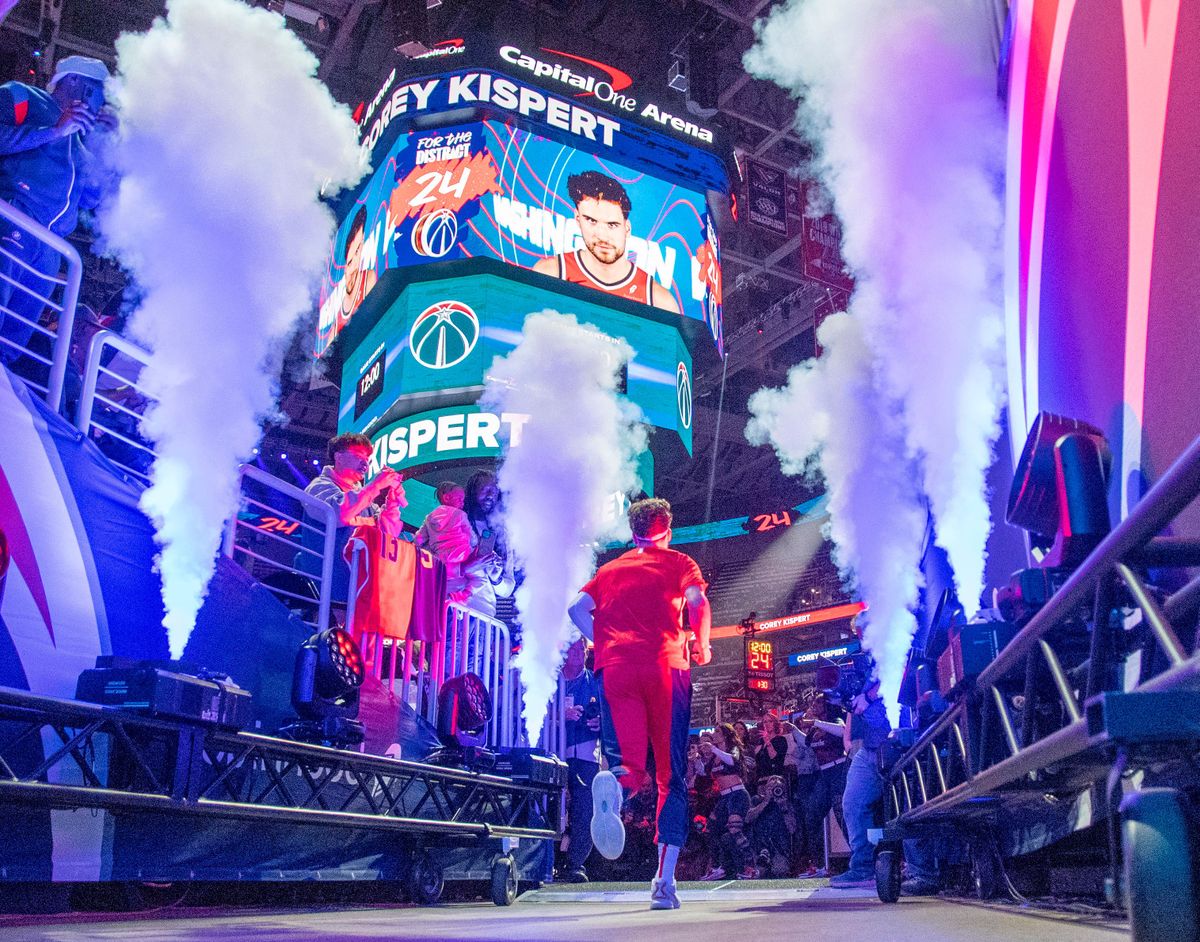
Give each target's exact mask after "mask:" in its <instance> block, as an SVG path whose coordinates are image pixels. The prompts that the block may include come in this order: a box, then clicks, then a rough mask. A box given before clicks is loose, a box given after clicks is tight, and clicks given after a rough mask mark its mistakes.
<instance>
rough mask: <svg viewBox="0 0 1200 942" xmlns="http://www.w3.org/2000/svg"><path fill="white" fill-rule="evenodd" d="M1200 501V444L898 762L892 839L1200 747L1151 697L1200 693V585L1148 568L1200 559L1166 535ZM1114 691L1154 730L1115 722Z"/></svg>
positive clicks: (1186, 543)
mask: <svg viewBox="0 0 1200 942" xmlns="http://www.w3.org/2000/svg"><path fill="white" fill-rule="evenodd" d="M1198 494H1200V439H1197V440H1196V441H1195V442H1193V443H1192V445H1191V446H1190V447H1189V448H1188V449H1187V451H1186V452H1185V453H1184V454H1183V455H1182V456H1181V457H1180V458H1179V459H1178V460H1177V461H1176V462H1175V464H1174V465H1172V466H1171V468H1170V469H1169V470H1168V471H1167V473H1166V474H1165V475H1163V477H1162V479H1161V480H1160V481H1159V482H1158V483H1157V484H1156V485H1155V486H1154V487H1153V488H1152V489H1151V490H1150V491H1149V493H1147V494H1146V496H1145V497H1144V498H1143V500H1142V501H1141V502H1140V503H1139V504H1138V505H1137V507H1136V508H1134V510H1133V511H1132V512H1131V513H1130V515H1129V517H1128V518H1127V519H1126V520H1124V521H1123V522H1122V523H1121V524H1120V525H1119V526H1117V527H1116V528H1115V529H1114V530H1113V531H1112V532H1111V533H1110V534H1109V535H1108V537H1106V538H1105V539H1104V541H1103V542H1102V543H1101V544H1100V545H1099V546H1098V547H1097V548H1096V549H1095V550H1094V551H1093V552H1092V553H1091V554H1090V555H1089V556H1088V557H1087V559H1086V560H1084V561H1083V563H1082V564H1081V565H1080V566H1079V567H1078V568H1077V569H1076V570H1075V571H1074V572H1073V573H1071V575H1070V577H1069V578H1068V579H1067V580H1066V582H1065V583H1064V584H1063V586H1062V587H1061V588H1060V589H1059V590H1058V591H1057V592H1056V593H1055V594H1054V595H1053V596H1052V597H1051V598H1050V599H1049V601H1048V602H1047V604H1046V605H1045V606H1044V607H1043V608H1042V609H1041V610H1040V611H1038V612H1037V614H1035V615H1034V616H1033V617H1032V618H1031V619H1030V620H1029V622H1028V623H1027V624H1026V625H1025V626H1024V627H1023V628H1022V629H1021V631H1020V632H1019V634H1017V636H1016V637H1015V638H1014V639H1013V640H1012V641H1011V642H1010V643H1009V644H1008V645H1007V646H1006V647H1005V648H1004V650H1003V651H1001V652H1000V655H999V656H998V657H997V658H996V660H995V661H993V662H992V663H991V664H990V665H988V667H987V668H986V669H985V670H984V671H983V672H982V674H981V675H980V676H979V677H978V679H977V680H976V681H975V683H974V686H973V688H972V689H971V690H969V691H968V692H967V693H966V694H965V695H964V696H962V697H960V698H959V699H958V700H957V701H956V702H955V703H954V704H953V705H952V706H951V707H950V709H949V710H947V711H946V713H945V714H943V715H942V717H941V718H940V719H939V720H938V721H937V722H936V723H935V724H934V725H933V726H932V727H930V728H929V729H928V730H926V731H925V732H924V733H923V734H922V735H921V737H920V738H919V739H918V740H917V742H916V743H915V744H914V745H913V746H912V748H910V749H909V750H908V751H907V752H906V753H905V754H904V755H902V756H901V757H900V759H899V760H898V761H897V762H896V763H895V765H894V766H893V767H892V768H891V770H890V773H889V777H888V780H887V786H886V787H885V789H884V798H885V803H886V815H885V819H886V821H887V826H886V827H885V837H886V838H887V839H888V840H889V841H896V840H899V838H900V837H902V836H904V835H905V832H906V830H907V831H909V832H910V836H911V831H912V828H911V827H910V826H917V825H928V824H941V825H946V824H951V825H957V824H972V823H974V824H978V825H979V826H981V827H986V826H987V822H988V821H990V820H992V819H993V818H994V816H995V814H996V812H997V811H998V810H999V809H1001V808H1008V809H1009V810H1017V809H1019V808H1020V807H1021V806H1022V804H1023V803H1026V802H1028V803H1033V804H1036V803H1038V802H1043V801H1044V799H1045V796H1048V795H1049V796H1054V795H1062V796H1065V795H1070V794H1072V793H1077V792H1078V791H1079V790H1080V789H1083V788H1087V787H1089V786H1092V785H1100V784H1102V783H1104V781H1105V779H1106V777H1107V775H1108V773H1109V771H1110V769H1112V768H1113V766H1114V762H1115V760H1116V757H1117V755H1118V752H1123V753H1124V755H1125V758H1123V759H1122V768H1124V763H1126V762H1128V763H1130V768H1132V766H1133V765H1136V764H1138V763H1139V761H1141V762H1145V761H1153V760H1154V759H1155V758H1156V757H1158V758H1161V757H1162V756H1163V754H1164V753H1166V754H1170V753H1171V752H1172V751H1174V752H1175V753H1176V754H1178V749H1179V746H1180V745H1181V744H1187V743H1191V744H1192V745H1193V746H1194V745H1195V743H1196V741H1197V731H1196V728H1195V727H1196V724H1195V723H1194V722H1192V721H1189V720H1186V719H1185V718H1184V717H1182V716H1181V717H1177V720H1176V722H1175V723H1174V727H1173V728H1174V729H1175V734H1174V735H1171V734H1169V730H1164V729H1163V728H1162V727H1163V723H1162V717H1161V716H1157V715H1156V713H1155V712H1154V710H1153V708H1152V707H1151V703H1152V702H1155V703H1157V701H1154V697H1157V696H1160V695H1162V694H1164V693H1166V692H1171V691H1194V690H1200V646H1197V645H1196V643H1195V642H1194V641H1193V639H1191V638H1190V637H1188V636H1187V635H1186V634H1184V636H1183V638H1182V640H1181V634H1180V630H1181V629H1182V628H1183V627H1184V626H1185V625H1186V626H1187V630H1188V631H1190V630H1192V628H1193V626H1194V625H1195V622H1196V612H1197V608H1198V607H1200V579H1194V580H1193V581H1192V582H1190V583H1188V584H1186V585H1185V586H1184V587H1183V588H1179V589H1176V590H1175V591H1173V592H1167V591H1164V590H1161V589H1159V588H1156V587H1155V586H1154V585H1152V584H1151V582H1150V579H1149V577H1148V570H1149V569H1151V568H1153V569H1156V570H1159V571H1161V570H1164V569H1171V568H1174V569H1176V570H1186V569H1188V568H1190V567H1196V566H1197V565H1200V540H1192V539H1180V538H1175V537H1162V536H1160V534H1161V533H1162V532H1163V531H1164V530H1166V529H1167V528H1168V527H1170V525H1171V524H1172V522H1173V521H1174V520H1175V519H1176V518H1177V517H1178V516H1179V514H1180V513H1181V512H1182V511H1183V510H1184V509H1185V508H1187V506H1188V505H1189V504H1190V503H1191V502H1192V501H1193V500H1194V499H1195V497H1196V496H1197V495H1198ZM1176 584H1177V583H1176ZM1129 613H1136V614H1139V615H1140V618H1139V619H1131V618H1129V617H1127V615H1128V614H1129ZM1135 656H1136V657H1137V660H1134V658H1135ZM1135 670H1136V672H1137V673H1136V677H1135V679H1134V682H1133V683H1130V682H1129V681H1128V680H1127V679H1126V678H1128V677H1129V676H1130V675H1131V674H1133V673H1134V671H1135ZM1114 697H1132V698H1140V701H1139V702H1144V706H1145V708H1146V709H1145V715H1146V717H1147V719H1146V728H1145V730H1144V731H1143V732H1142V733H1140V734H1138V735H1131V734H1130V733H1129V730H1128V729H1125V730H1123V731H1122V733H1121V734H1120V735H1118V734H1116V733H1114V731H1113V730H1112V729H1111V728H1108V724H1106V719H1105V717H1106V715H1109V714H1112V713H1113V711H1112V709H1111V706H1109V707H1108V708H1106V705H1108V704H1111V703H1112V702H1114V701H1113V698H1114ZM1130 712H1131V711H1130V710H1128V709H1126V710H1125V711H1124V713H1123V716H1127V715H1128V714H1129V713H1130ZM1126 726H1128V724H1126ZM1111 789H1112V785H1111V783H1110V791H1111ZM1109 797H1110V798H1112V797H1114V796H1111V795H1110V796H1109Z"/></svg>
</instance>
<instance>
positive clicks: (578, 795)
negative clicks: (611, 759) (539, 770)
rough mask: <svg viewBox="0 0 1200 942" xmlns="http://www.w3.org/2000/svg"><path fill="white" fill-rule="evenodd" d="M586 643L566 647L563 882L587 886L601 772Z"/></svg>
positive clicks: (596, 692)
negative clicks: (585, 866)
mask: <svg viewBox="0 0 1200 942" xmlns="http://www.w3.org/2000/svg"><path fill="white" fill-rule="evenodd" d="M586 661H587V641H585V640H584V639H583V638H580V639H579V640H578V641H576V642H575V643H574V644H572V645H571V646H570V647H569V648H567V659H566V661H565V662H564V663H563V669H562V672H563V679H564V680H565V681H566V684H565V688H566V689H565V691H564V695H565V697H566V719H567V751H566V755H565V756H564V758H565V759H566V760H567V772H568V775H569V776H570V778H569V780H568V783H567V865H566V870H565V872H564V873H563V875H562V879H563V880H565V881H566V882H567V883H586V882H587V881H588V875H587V871H585V870H584V869H583V864H584V861H585V860H587V858H588V854H590V853H591V852H592V833H591V823H592V779H594V778H595V777H596V773H597V772H599V771H600V763H599V762H598V761H597V759H596V751H597V747H598V746H599V738H600V683H599V681H597V680H596V675H595V674H593V673H592V672H591V671H590V670H588V669H587V666H586Z"/></svg>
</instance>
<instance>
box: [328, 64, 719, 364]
mask: <svg viewBox="0 0 1200 942" xmlns="http://www.w3.org/2000/svg"><path fill="white" fill-rule="evenodd" d="M448 79H449V77H442V78H440V79H430V80H428V81H429V82H434V83H437V85H436V86H435V88H430V89H429V92H428V94H427V95H426V96H425V97H424V98H421V99H420V100H421V101H424V102H426V105H427V107H428V108H430V109H431V110H434V106H433V105H432V104H429V101H430V98H431V97H432V96H433V94H434V92H435V90H436V88H440V87H442V85H443V84H444V85H446V88H447V91H449V89H450V88H451V87H452V86H451V84H450V83H449V81H448ZM500 81H508V80H501V79H497V80H496V83H494V84H489V85H488V88H489V89H490V90H491V91H490V92H489V94H490V95H493V96H494V95H495V94H496V92H495V90H494V89H495V87H496V85H498V83H499V82H500ZM509 84H513V85H514V86H515V85H516V83H512V82H510V83H509ZM456 87H457V88H458V89H459V92H458V94H460V95H461V94H462V93H463V86H462V85H461V83H460V84H459V85H458V86H456ZM471 88H475V92H473V93H472V94H479V89H478V87H477V86H471ZM514 94H515V93H514ZM535 94H536V95H538V96H539V97H540V98H541V100H542V101H543V102H546V101H547V98H546V96H545V95H544V94H543V93H541V92H536V91H535ZM406 100H408V99H406ZM416 100H417V98H416V96H415V95H414V97H413V99H412V101H413V102H414V105H415V102H416ZM522 100H524V99H522ZM560 104H562V107H563V108H564V109H568V110H566V111H563V112H562V113H561V114H560V113H559V109H557V108H551V107H550V106H548V105H545V106H544V108H545V110H546V116H545V120H546V121H547V122H550V121H551V116H552V115H553V116H557V117H555V118H554V120H555V121H557V123H558V124H563V123H565V124H566V125H567V127H571V126H572V125H573V123H574V122H576V117H575V115H576V112H575V111H572V110H569V109H578V108H579V106H578V105H575V104H570V105H569V106H568V105H567V104H566V103H565V102H560ZM562 115H565V117H563V116H562ZM593 117H595V116H593ZM559 118H561V120H558V119H559ZM603 122H608V124H609V125H611V124H615V123H616V121H615V119H611V118H606V117H603V116H600V117H596V123H586V122H585V123H583V124H575V126H576V128H577V130H579V131H580V133H578V134H570V133H569V132H560V133H562V135H563V136H561V137H552V136H542V135H540V134H539V133H537V132H535V131H533V130H529V129H527V128H525V127H522V126H520V125H518V124H516V123H515V122H507V123H506V122H504V121H500V120H485V121H478V122H472V123H468V124H458V125H451V126H447V127H439V128H434V129H428V130H421V131H410V132H409V133H406V134H399V135H398V136H397V137H396V138H395V139H394V141H393V142H392V143H391V145H390V146H388V147H387V148H386V149H384V148H382V147H381V148H380V149H379V150H380V152H379V153H377V155H376V162H375V166H376V168H377V169H376V170H375V172H374V173H373V175H372V176H371V177H370V179H369V181H368V182H367V184H366V185H365V186H364V187H363V188H362V189H361V190H360V191H359V192H358V194H357V195H356V197H355V199H354V201H353V202H352V203H349V204H347V206H346V207H345V209H344V215H343V219H342V223H341V225H340V226H339V227H338V230H337V233H336V235H335V238H334V240H333V244H332V245H331V257H330V263H329V267H328V270H327V272H326V275H325V277H324V279H323V282H322V285H321V295H320V326H319V328H318V336H317V342H316V351H317V353H318V354H322V353H324V352H325V351H326V350H327V349H328V348H329V346H330V344H331V343H332V342H333V341H334V339H335V338H336V337H337V336H338V334H339V333H341V331H342V330H343V329H344V328H345V327H346V325H347V323H348V322H349V320H350V318H351V317H353V316H354V313H355V312H356V311H357V310H358V308H359V306H360V305H361V304H362V302H363V300H364V299H365V298H366V297H367V295H368V294H369V293H370V291H371V290H372V288H373V287H374V286H375V284H376V282H377V281H378V280H379V278H380V276H381V275H382V274H383V273H384V272H386V271H388V270H391V269H396V268H404V267H407V266H414V265H424V264H428V263H434V262H441V261H452V260H462V259H474V258H489V259H496V260H498V261H501V262H504V263H506V264H509V265H513V266H517V267H520V268H524V269H532V268H534V267H535V266H538V267H539V270H543V271H545V272H546V274H547V277H559V278H566V279H567V280H570V281H574V282H576V283H578V284H584V285H586V286H587V287H589V288H593V289H595V290H596V291H597V293H598V294H600V293H608V294H613V295H616V296H618V297H620V298H622V299H623V300H626V301H634V302H637V303H645V304H650V305H654V306H656V307H658V308H660V309H663V310H668V311H670V312H672V313H677V314H678V315H679V316H680V317H686V318H690V319H693V320H696V321H700V322H702V323H703V324H705V325H706V326H707V328H708V332H709V333H710V334H711V336H712V338H713V342H714V343H715V344H716V346H717V348H718V350H720V349H721V348H722V345H723V336H722V326H721V294H722V287H721V275H720V258H719V245H718V240H717V233H716V226H715V223H714V221H713V219H712V214H711V212H710V209H709V205H708V200H707V197H706V195H705V193H704V192H703V191H702V189H700V188H695V185H693V187H689V186H687V185H685V184H684V183H683V182H681V181H679V180H676V181H674V182H671V181H669V180H668V179H666V178H665V176H666V175H664V178H660V177H658V176H654V175H651V174H648V173H646V172H644V171H641V170H637V169H633V166H631V165H630V164H636V163H640V161H635V160H632V159H630V161H629V162H628V163H622V162H621V161H620V160H618V159H616V157H614V156H613V154H615V153H618V152H620V151H621V148H617V147H615V146H610V144H609V143H606V142H609V141H611V140H612V139H613V134H615V133H616V132H613V131H612V129H611V128H610V127H608V125H606V124H604V123H603ZM589 128H590V129H591V132H592V136H591V137H589V136H588V135H587V134H585V133H582V132H583V131H584V130H585V129H589ZM606 129H607V131H608V132H611V133H605V132H606ZM638 130H642V129H638ZM643 133H648V132H643ZM564 137H565V138H568V139H569V141H568V140H564V139H563V138H564ZM675 146H679V145H675ZM610 152H611V153H610ZM587 172H590V173H591V174H594V175H598V177H597V176H591V177H590V178H589V179H591V180H592V181H595V180H596V179H598V178H599V179H602V180H604V181H607V183H606V190H607V191H608V192H611V193H612V194H618V193H623V194H624V195H625V196H626V197H627V198H628V201H629V204H630V205H631V209H630V211H629V213H628V216H627V220H626V221H627V230H626V228H625V226H624V225H622V224H620V223H619V222H618V223H615V224H613V225H614V226H615V228H613V231H612V232H611V233H608V234H606V235H604V236H602V237H601V239H602V241H600V242H599V243H598V242H597V241H596V237H595V235H594V232H593V233H592V234H591V235H587V236H585V234H584V233H583V232H581V225H580V222H581V219H582V220H583V224H584V225H585V226H588V225H590V223H588V222H587V220H586V218H585V217H583V216H577V206H576V203H575V201H574V200H573V199H572V198H571V194H570V193H569V191H568V189H569V182H570V181H571V179H572V178H573V177H575V178H579V177H580V175H581V174H584V173H587ZM701 186H702V184H701ZM605 199H606V200H607V196H606V197H605ZM614 199H616V200H619V197H618V196H614ZM603 240H606V241H603ZM589 243H590V244H589ZM597 245H599V248H596V247H597ZM594 248H595V249H596V251H598V252H601V253H617V257H621V256H623V257H624V258H625V259H627V260H628V261H629V262H630V263H631V268H630V269H629V273H628V275H621V276H620V277H617V278H616V279H615V280H613V279H606V278H603V277H599V276H598V275H597V274H596V272H597V270H598V269H597V264H596V259H597V258H598V256H597V255H595V254H593V249H594ZM605 261H608V262H611V254H610V256H609V257H608V258H605ZM539 262H540V263H541V265H540V266H539ZM589 263H590V264H589Z"/></svg>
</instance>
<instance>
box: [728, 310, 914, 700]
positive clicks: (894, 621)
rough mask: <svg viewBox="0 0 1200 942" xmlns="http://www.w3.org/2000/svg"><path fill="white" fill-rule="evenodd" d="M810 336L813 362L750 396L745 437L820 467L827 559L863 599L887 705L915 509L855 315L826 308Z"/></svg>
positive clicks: (904, 628) (802, 469)
mask: <svg viewBox="0 0 1200 942" xmlns="http://www.w3.org/2000/svg"><path fill="white" fill-rule="evenodd" d="M819 336H820V341H821V345H822V346H823V347H824V348H825V354H824V356H822V357H821V359H820V360H810V361H808V362H806V363H801V364H799V365H797V366H794V367H792V371H791V374H790V375H789V376H788V384H787V386H786V387H784V388H783V389H761V390H759V391H758V392H757V393H755V394H754V396H753V397H752V398H751V400H750V411H751V413H752V414H753V416H754V418H753V419H751V421H750V423H749V425H748V426H747V427H746V435H747V437H748V438H749V439H750V440H751V441H752V442H754V443H755V444H762V443H763V442H767V441H770V442H772V443H773V444H774V446H775V449H776V450H777V451H778V453H779V457H780V461H781V463H782V465H783V469H784V471H786V472H789V473H791V474H802V473H807V474H814V473H816V472H817V471H818V469H819V471H820V473H821V474H823V475H824V477H825V481H826V486H827V488H828V493H829V536H830V539H831V540H832V541H833V546H834V560H835V562H836V563H837V565H838V568H839V570H840V571H841V572H843V573H844V574H846V575H847V576H848V577H850V579H852V581H853V582H854V584H855V585H856V586H857V587H858V591H859V593H860V594H861V596H862V597H863V599H865V600H867V602H868V604H869V606H870V607H869V608H868V610H867V611H866V612H864V613H863V614H862V615H860V616H859V620H860V621H861V622H862V623H863V644H864V646H865V647H866V648H867V650H869V651H871V652H872V654H873V655H874V657H875V661H876V664H877V665H878V669H879V677H880V680H881V682H882V689H883V691H884V693H885V695H890V696H889V697H888V702H889V703H894V702H895V693H896V691H898V690H899V689H900V679H901V676H902V675H903V672H904V663H905V656H906V655H907V654H908V645H909V640H910V639H911V638H912V633H913V631H914V629H915V628H916V621H915V619H914V618H913V615H912V612H911V609H912V608H913V606H915V605H916V603H917V590H918V588H919V587H920V584H921V573H920V569H919V562H920V558H921V542H922V540H923V538H924V535H925V507H924V504H923V502H922V500H921V495H920V494H919V493H918V491H917V487H916V471H915V468H914V467H913V464H914V462H913V461H912V459H911V458H909V457H908V455H907V450H906V447H905V444H904V439H903V437H902V435H901V434H900V423H899V422H898V421H897V418H896V414H895V410H896V408H897V405H896V404H895V403H893V402H888V401H887V400H886V399H885V398H884V397H882V396H880V395H879V392H878V388H877V383H878V376H877V375H876V372H875V371H876V368H877V364H876V363H875V361H874V357H873V355H872V353H871V350H870V348H869V347H868V346H867V343H866V339H865V337H864V336H863V328H862V321H861V319H860V318H858V317H857V316H856V314H854V313H851V314H835V315H834V316H833V317H830V318H829V319H828V320H826V321H825V323H823V324H822V325H821V329H820V331H819ZM798 416H804V417H805V419H804V421H798V419H797V417H798Z"/></svg>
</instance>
